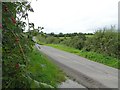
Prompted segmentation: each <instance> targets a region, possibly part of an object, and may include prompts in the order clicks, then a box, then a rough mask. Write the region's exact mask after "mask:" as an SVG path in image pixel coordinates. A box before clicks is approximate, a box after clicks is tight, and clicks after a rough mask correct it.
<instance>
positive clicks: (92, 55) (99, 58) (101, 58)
mask: <svg viewBox="0 0 120 90" xmlns="http://www.w3.org/2000/svg"><path fill="white" fill-rule="evenodd" d="M47 46H51V47H54V48H57V49H60V50H64V51H67V52H70V53H74V54H77V55H79V56H82V57H85V58H87V59H89V60H92V61H95V62H99V63H102V64H105V65H107V66H110V67H113V68H117V69H120V67H119V65H118V64H119V63H120V60H118V59H117V58H113V57H110V56H106V55H103V54H99V53H96V52H91V51H90V52H87V51H83V50H78V49H75V48H72V47H68V46H65V45H60V44H47Z"/></svg>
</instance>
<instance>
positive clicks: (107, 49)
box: [85, 27, 120, 58]
mask: <svg viewBox="0 0 120 90" xmlns="http://www.w3.org/2000/svg"><path fill="white" fill-rule="evenodd" d="M118 34H120V33H118V32H117V30H116V29H115V28H114V27H111V28H110V29H106V28H104V30H98V31H96V32H95V34H94V36H93V37H91V38H88V39H87V40H86V41H85V49H86V50H87V51H95V52H98V53H104V54H106V55H109V56H113V57H116V58H117V57H118V55H119V54H120V51H119V50H118V45H119V43H120V41H119V40H118Z"/></svg>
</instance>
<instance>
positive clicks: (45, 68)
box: [28, 49, 65, 88]
mask: <svg viewBox="0 0 120 90" xmlns="http://www.w3.org/2000/svg"><path fill="white" fill-rule="evenodd" d="M28 57H29V60H30V62H29V64H30V65H29V70H28V71H29V72H31V75H32V76H31V77H32V78H33V79H34V80H36V81H38V82H42V83H46V84H48V85H51V86H53V87H55V88H56V87H57V85H58V83H60V82H63V81H64V80H65V75H64V73H63V72H62V71H61V70H60V69H59V68H58V67H57V66H56V65H55V64H54V63H52V62H51V61H50V60H48V58H47V57H46V56H45V55H44V54H42V53H41V52H39V51H38V50H37V49H34V50H33V51H32V52H31V53H29V55H28Z"/></svg>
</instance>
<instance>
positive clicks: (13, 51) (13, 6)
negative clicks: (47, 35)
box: [0, 1, 64, 90]
mask: <svg viewBox="0 0 120 90" xmlns="http://www.w3.org/2000/svg"><path fill="white" fill-rule="evenodd" d="M0 5H2V26H0V29H2V30H1V31H2V66H3V68H2V89H4V90H6V89H9V88H11V89H12V90H16V89H17V88H21V89H23V90H24V89H25V90H26V89H31V88H42V87H45V88H53V87H56V85H57V83H58V82H61V81H62V80H64V75H63V73H62V72H61V71H60V70H59V69H58V68H56V66H54V65H53V64H52V63H51V62H49V61H48V60H47V58H44V55H42V54H41V53H40V54H39V52H37V51H36V50H33V48H32V47H33V46H34V42H33V40H32V39H33V36H34V35H37V34H38V31H39V30H42V29H44V28H43V27H38V28H37V29H35V28H34V23H30V22H29V18H28V12H29V11H30V12H34V10H33V9H32V7H31V6H30V2H20V1H19V2H2V3H0ZM23 20H27V21H23ZM26 22H28V23H26ZM0 25H1V24H0ZM25 27H28V30H27V32H24V31H25ZM49 70H50V71H49Z"/></svg>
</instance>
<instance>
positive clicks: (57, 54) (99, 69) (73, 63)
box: [35, 44, 118, 88]
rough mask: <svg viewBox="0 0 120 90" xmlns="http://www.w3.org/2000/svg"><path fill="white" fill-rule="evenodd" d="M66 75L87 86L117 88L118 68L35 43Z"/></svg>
mask: <svg viewBox="0 0 120 90" xmlns="http://www.w3.org/2000/svg"><path fill="white" fill-rule="evenodd" d="M35 46H36V47H37V48H38V49H39V50H40V51H41V52H43V53H44V54H45V55H47V56H48V57H49V58H50V59H51V60H52V61H54V63H56V64H57V65H58V66H59V67H60V68H61V69H62V70H63V71H64V72H65V73H66V74H67V75H68V76H70V77H72V78H73V79H75V80H76V81H77V82H79V83H80V84H82V85H84V86H85V87H87V88H118V69H115V68H112V67H108V66H106V65H103V64H100V63H96V62H93V61H90V60H88V59H86V58H83V57H80V56H78V55H75V54H72V53H68V52H65V51H62V50H58V49H55V48H52V47H49V46H42V45H38V44H36V45H35ZM39 47H40V48H39Z"/></svg>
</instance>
